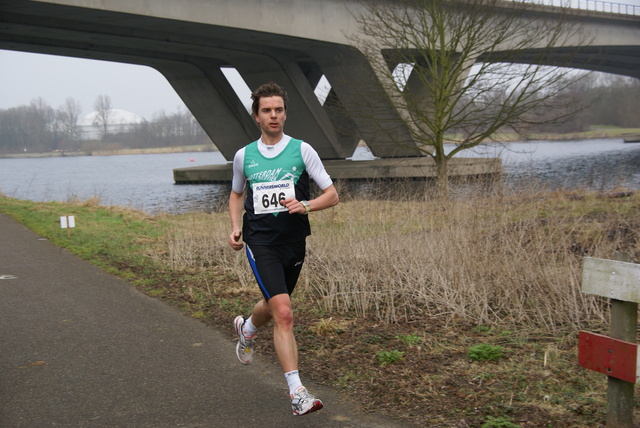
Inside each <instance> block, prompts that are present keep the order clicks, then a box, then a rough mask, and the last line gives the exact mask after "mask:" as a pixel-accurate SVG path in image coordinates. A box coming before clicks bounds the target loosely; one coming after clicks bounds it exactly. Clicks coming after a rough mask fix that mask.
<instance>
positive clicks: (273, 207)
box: [251, 180, 296, 214]
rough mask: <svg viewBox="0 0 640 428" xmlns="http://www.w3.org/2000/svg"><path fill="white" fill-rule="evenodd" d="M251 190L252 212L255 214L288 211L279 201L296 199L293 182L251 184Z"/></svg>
mask: <svg viewBox="0 0 640 428" xmlns="http://www.w3.org/2000/svg"><path fill="white" fill-rule="evenodd" d="M251 188H252V189H253V211H254V212H255V213H256V214H269V213H276V212H282V211H288V209H287V207H285V206H283V205H281V204H280V201H281V200H283V199H289V198H295V197H296V191H295V186H294V184H293V180H280V181H270V182H267V183H253V184H252V185H251Z"/></svg>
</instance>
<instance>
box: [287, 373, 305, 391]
mask: <svg viewBox="0 0 640 428" xmlns="http://www.w3.org/2000/svg"><path fill="white" fill-rule="evenodd" d="M284 378H285V379H286V380H287V383H288V384H289V395H291V396H293V394H294V393H295V392H296V389H298V388H299V387H301V386H302V382H301V381H300V375H299V374H298V370H294V371H291V372H287V373H285V374H284Z"/></svg>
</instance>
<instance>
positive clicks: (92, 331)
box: [0, 214, 402, 428]
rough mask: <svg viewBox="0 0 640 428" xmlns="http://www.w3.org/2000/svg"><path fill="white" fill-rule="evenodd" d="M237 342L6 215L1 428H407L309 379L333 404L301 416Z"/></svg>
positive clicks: (266, 362)
mask: <svg viewBox="0 0 640 428" xmlns="http://www.w3.org/2000/svg"><path fill="white" fill-rule="evenodd" d="M52 221H55V219H54V220H52ZM232 321H233V320H229V328H230V330H231V329H232ZM231 337H232V336H231V334H230V332H220V331H217V330H216V329H214V328H212V327H210V326H207V325H205V324H203V323H201V322H199V321H198V320H195V319H193V318H190V317H188V316H186V315H184V314H182V313H181V312H180V311H179V310H177V309H175V308H173V307H170V306H168V305H166V304H165V303H163V302H162V301H160V300H157V299H153V298H150V297H148V296H146V295H144V294H142V293H140V292H138V291H137V290H136V289H135V288H134V287H132V286H131V285H130V284H128V283H127V282H125V281H123V280H121V279H119V278H117V277H115V276H113V275H110V274H108V273H105V272H104V271H101V270H100V269H98V268H96V267H95V266H93V265H91V264H90V263H88V262H86V261H83V260H81V259H79V258H78V257H76V256H74V255H72V254H70V253H69V252H68V251H66V250H64V249H60V248H58V247H55V246H54V245H52V244H51V243H50V242H49V241H47V240H46V239H43V238H41V237H39V236H38V235H36V234H35V233H33V232H32V231H30V230H29V229H27V228H26V227H24V226H22V225H21V224H19V223H17V222H16V221H14V220H13V219H11V218H10V217H9V216H7V215H5V214H0V427H3V428H8V427H48V426H67V427H233V426H242V427H261V428H266V427H289V426H291V427H297V426H304V427H396V426H402V424H401V423H400V422H398V421H396V420H394V419H390V418H386V417H383V416H380V415H376V414H374V413H372V412H371V411H367V409H360V408H356V407H354V406H353V405H352V404H351V403H350V402H349V401H348V400H347V399H345V398H344V397H342V396H341V395H340V394H339V393H337V392H336V391H333V390H331V389H329V388H326V387H323V386H320V385H314V384H312V383H309V382H305V384H306V386H307V387H308V389H309V390H310V391H311V392H312V393H313V394H315V395H316V396H317V397H318V398H320V399H322V400H323V402H324V404H325V408H324V409H322V410H321V411H318V412H315V413H312V414H309V415H305V416H293V415H292V413H291V406H290V403H289V400H288V394H287V392H288V391H287V388H286V382H285V380H284V377H283V375H282V372H281V370H280V368H279V366H277V364H276V363H275V362H274V361H273V359H272V358H269V357H266V356H265V357H264V358H262V357H261V356H259V355H258V356H257V357H256V359H255V360H254V362H253V363H252V364H251V365H249V366H243V365H241V364H240V363H239V362H238V361H237V360H236V357H235V343H234V342H233V340H232V339H231ZM301 374H302V377H303V380H304V373H301ZM369 410H371V409H369Z"/></svg>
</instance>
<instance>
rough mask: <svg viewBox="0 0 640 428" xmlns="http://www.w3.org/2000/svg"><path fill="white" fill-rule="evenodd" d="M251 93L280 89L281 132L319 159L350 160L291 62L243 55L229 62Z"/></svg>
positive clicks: (349, 154)
mask: <svg viewBox="0 0 640 428" xmlns="http://www.w3.org/2000/svg"><path fill="white" fill-rule="evenodd" d="M231 62H232V65H233V66H234V67H235V68H236V70H238V72H239V73H240V75H241V76H242V78H243V79H244V80H245V82H246V83H247V85H248V86H249V87H250V88H251V90H255V89H256V88H257V87H258V86H260V85H261V84H263V83H266V82H269V81H274V82H276V83H278V84H279V85H281V86H283V87H284V88H285V90H286V91H287V94H288V96H289V103H288V111H287V122H286V124H285V132H286V133H287V134H289V135H291V136H292V137H294V138H300V139H302V140H305V141H307V142H309V143H310V144H311V145H312V146H313V147H314V149H315V150H316V151H317V152H318V154H319V155H320V157H321V158H323V159H339V158H345V157H348V156H351V155H352V154H353V150H351V152H348V151H346V150H345V148H344V147H342V146H341V145H340V141H339V140H338V137H337V135H336V133H335V130H334V127H333V124H332V122H331V119H330V118H329V116H328V115H327V113H326V111H324V109H323V108H322V105H321V104H320V101H318V98H317V97H316V94H315V92H314V87H313V86H312V85H311V83H310V82H309V80H308V79H307V78H306V76H305V75H304V73H303V72H302V70H301V68H300V66H299V65H298V64H297V63H296V62H295V61H294V60H292V59H288V58H277V59H274V56H269V57H268V56H265V55H250V56H248V55H244V56H242V57H235V58H233V59H232V61H231Z"/></svg>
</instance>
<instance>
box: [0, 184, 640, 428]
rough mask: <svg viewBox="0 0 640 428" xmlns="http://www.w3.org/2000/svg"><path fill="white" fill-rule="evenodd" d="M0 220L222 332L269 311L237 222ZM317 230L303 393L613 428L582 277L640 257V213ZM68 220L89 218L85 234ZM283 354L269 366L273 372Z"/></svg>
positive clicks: (632, 207) (467, 209) (380, 210)
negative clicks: (233, 227) (583, 340)
mask: <svg viewBox="0 0 640 428" xmlns="http://www.w3.org/2000/svg"><path fill="white" fill-rule="evenodd" d="M0 211H2V212H5V213H7V214H9V215H11V216H13V217H14V218H16V219H17V220H18V221H20V222H22V223H23V224H25V225H26V226H27V227H29V228H30V229H32V230H34V231H35V232H36V233H38V234H39V235H41V236H43V237H46V238H47V239H49V240H50V241H51V242H53V243H54V244H56V245H58V246H61V247H65V248H67V249H69V250H70V251H71V252H73V253H74V254H77V255H78V256H80V257H82V258H84V259H86V260H88V261H91V262H92V263H95V264H97V265H98V266H100V267H101V268H103V269H105V270H107V271H109V272H111V273H114V274H116V275H119V276H121V277H123V278H124V279H126V280H128V281H130V282H131V283H132V284H134V285H135V286H137V287H138V288H139V289H140V290H141V291H143V292H146V293H147V294H149V295H151V296H154V297H157V298H162V299H164V300H165V301H167V302H168V303H171V304H173V305H176V306H177V307H179V308H181V309H182V310H184V311H186V312H188V313H190V314H191V315H192V316H194V317H196V318H198V319H200V320H202V321H203V322H206V323H209V324H211V325H215V326H220V327H221V328H222V329H224V330H229V325H230V320H232V319H233V317H235V316H236V315H238V314H240V313H243V314H247V313H248V312H249V311H250V309H251V307H252V306H253V304H254V303H255V301H257V299H259V298H260V295H259V293H258V291H257V290H256V287H255V285H254V283H253V279H252V277H251V273H250V271H249V270H248V269H247V266H246V260H245V259H244V257H243V254H242V252H240V253H236V252H233V251H231V250H230V249H229V248H228V246H227V244H226V237H227V235H228V216H227V214H226V213H214V214H202V213H192V214H185V215H177V216H168V215H160V216H149V215H146V214H144V213H141V212H138V211H133V210H129V209H124V208H119V207H104V206H101V205H100V203H99V201H98V200H88V201H82V202H69V203H57V202H51V203H38V202H31V201H22V200H16V199H12V198H6V197H1V198H0ZM354 212H357V213H368V214H367V215H366V216H363V215H358V216H355V215H353V213H354ZM314 214H317V215H314V216H313V217H312V221H313V225H312V228H313V230H314V235H313V236H312V237H311V238H310V240H309V254H308V260H307V263H306V264H307V266H305V269H304V273H303V276H302V277H301V280H300V285H299V290H297V291H296V295H295V296H294V304H295V307H296V335H297V340H298V345H299V348H300V356H301V358H300V360H301V364H300V369H301V371H302V373H303V375H304V377H305V378H313V380H314V381H316V382H319V383H324V384H327V385H329V386H332V387H334V388H337V389H340V390H341V391H343V392H344V393H345V394H348V395H350V396H351V397H352V398H351V399H353V400H356V402H357V403H358V404H360V405H361V406H363V407H366V408H372V409H378V410H379V411H381V412H385V413H388V414H391V415H395V416H397V417H400V418H403V419H405V420H406V421H407V422H408V423H410V424H415V425H416V426H430V427H489V428H490V427H498V426H501V427H504V426H510V427H516V426H520V427H553V426H566V427H597V426H604V424H605V409H606V377H605V376H604V375H600V374H597V373H593V372H588V371H586V370H584V369H582V368H581V367H579V366H578V364H577V358H576V353H577V351H576V344H577V343H576V341H577V331H578V329H580V328H588V329H590V330H592V331H597V332H606V330H607V328H608V326H607V322H606V320H607V319H608V312H607V311H608V307H607V304H606V302H603V301H602V300H598V299H595V298H590V297H588V296H584V295H582V294H581V293H580V281H581V278H580V275H581V273H580V261H581V259H582V257H584V256H595V257H602V258H611V257H612V254H613V252H615V251H623V252H627V253H628V254H631V255H632V256H634V257H636V258H637V257H638V256H640V236H639V234H640V232H639V231H640V197H638V196H637V195H631V196H627V197H624V198H608V197H601V195H596V194H590V193H580V192H572V193H571V194H568V193H562V194H560V193H557V192H556V193H552V194H542V193H535V194H531V193H526V194H522V193H521V194H518V195H511V196H506V195H503V194H501V195H497V196H496V195H494V196H490V197H477V198H472V200H471V199H469V200H464V201H455V202H452V201H415V200H414V201H395V202H391V201H349V202H344V203H341V204H340V205H339V206H338V207H336V208H335V209H332V210H327V211H325V212H321V213H314ZM63 215H75V216H76V219H77V227H76V228H74V229H72V230H71V233H70V234H68V233H67V230H62V229H60V224H59V217H60V216H63ZM262 337H265V339H266V338H267V337H269V335H268V334H267V333H266V332H265V333H262ZM229 339H230V340H232V339H233V334H232V332H231V331H229ZM269 342H270V341H269V340H259V342H258V344H259V345H258V346H259V349H258V352H259V353H260V354H263V355H265V358H273V359H274V361H275V353H274V351H273V348H272V347H271V344H270V343H269ZM639 409H640V407H639V404H638V400H636V404H635V411H636V412H638V411H639ZM637 416H638V415H636V419H637Z"/></svg>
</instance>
